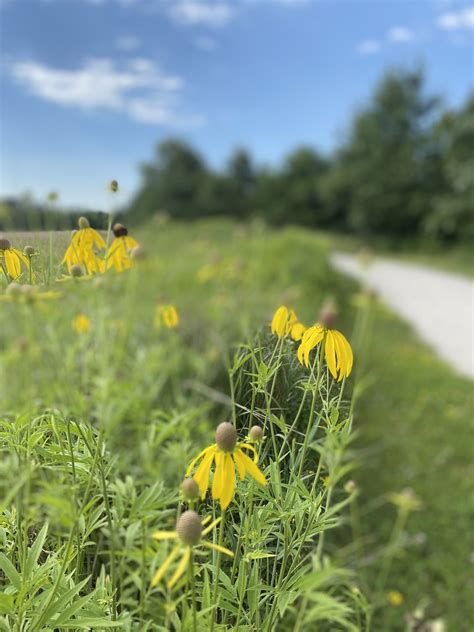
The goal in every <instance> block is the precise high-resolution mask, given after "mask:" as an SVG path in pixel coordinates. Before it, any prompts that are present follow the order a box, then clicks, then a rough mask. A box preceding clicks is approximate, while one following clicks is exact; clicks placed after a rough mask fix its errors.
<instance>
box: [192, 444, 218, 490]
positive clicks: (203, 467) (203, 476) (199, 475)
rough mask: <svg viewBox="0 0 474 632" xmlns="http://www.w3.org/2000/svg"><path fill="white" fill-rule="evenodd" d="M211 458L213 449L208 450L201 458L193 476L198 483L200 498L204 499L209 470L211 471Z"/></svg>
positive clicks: (212, 458) (207, 485)
mask: <svg viewBox="0 0 474 632" xmlns="http://www.w3.org/2000/svg"><path fill="white" fill-rule="evenodd" d="M213 460H214V451H212V450H209V452H208V453H207V454H205V455H204V458H203V460H202V461H201V463H200V464H199V465H198V468H197V470H196V472H195V473H194V476H193V478H194V480H195V481H196V483H197V484H198V487H199V492H200V494H201V499H202V500H203V499H204V496H205V495H206V491H207V488H208V487H209V472H210V471H211V465H212V461H213Z"/></svg>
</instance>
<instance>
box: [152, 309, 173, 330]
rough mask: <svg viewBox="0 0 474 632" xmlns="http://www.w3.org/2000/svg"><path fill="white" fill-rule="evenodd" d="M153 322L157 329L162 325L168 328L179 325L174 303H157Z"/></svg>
mask: <svg viewBox="0 0 474 632" xmlns="http://www.w3.org/2000/svg"><path fill="white" fill-rule="evenodd" d="M154 324H155V327H156V328H157V329H160V328H161V326H162V325H164V326H165V327H167V328H168V329H175V328H176V327H177V326H178V325H179V315H178V312H177V310H176V307H175V306H174V305H158V307H157V308H156V312H155V319H154Z"/></svg>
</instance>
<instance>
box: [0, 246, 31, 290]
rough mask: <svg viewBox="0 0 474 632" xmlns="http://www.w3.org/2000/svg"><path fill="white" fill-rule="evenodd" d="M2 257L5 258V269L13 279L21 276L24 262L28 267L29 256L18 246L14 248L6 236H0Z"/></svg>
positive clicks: (0, 254)
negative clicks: (18, 248)
mask: <svg viewBox="0 0 474 632" xmlns="http://www.w3.org/2000/svg"><path fill="white" fill-rule="evenodd" d="M0 257H1V259H2V260H3V269H4V271H5V272H6V274H7V275H8V276H9V277H10V278H11V279H13V280H15V279H18V277H19V276H20V274H21V264H22V263H24V264H25V266H26V267H28V259H27V257H25V255H24V254H23V253H22V252H20V251H19V250H17V249H16V248H12V247H11V244H10V241H9V240H8V239H7V238H6V237H0Z"/></svg>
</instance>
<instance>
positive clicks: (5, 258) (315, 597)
mask: <svg viewBox="0 0 474 632" xmlns="http://www.w3.org/2000/svg"><path fill="white" fill-rule="evenodd" d="M2 239H3V241H1V240H0V264H1V266H2V271H0V272H1V274H2V275H3V278H2V280H1V283H2V284H3V285H2V288H1V293H0V310H1V314H2V327H1V329H0V378H1V379H0V402H1V409H0V452H1V459H0V509H1V515H0V590H1V592H0V630H5V632H7V631H15V632H20V631H39V630H45V631H46V630H51V631H53V630H106V629H122V630H129V631H137V632H138V631H142V630H143V631H146V630H149V631H159V630H176V631H184V632H186V631H190V632H191V631H193V632H194V631H197V630H203V631H207V630H210V631H214V630H215V631H216V632H217V631H218V630H220V631H224V630H229V631H230V630H240V631H242V632H243V631H249V632H250V631H262V632H271V631H273V630H276V631H279V630H281V631H287V630H288V631H290V630H295V631H312V630H321V631H326V630H327V631H332V630H349V631H359V630H360V631H365V630H380V631H383V630H394V631H396V630H426V631H428V630H432V631H433V632H435V631H437V632H440V631H441V630H451V629H452V630H460V631H461V632H462V631H463V630H466V631H467V630H469V629H471V624H472V622H470V621H469V605H468V604H469V584H468V569H467V564H468V560H467V559H466V550H467V549H468V546H469V535H468V532H469V520H470V517H469V510H468V508H467V502H466V501H465V496H466V495H468V493H469V485H468V484H467V482H466V481H467V479H468V468H469V463H470V462H471V458H472V449H471V446H470V445H469V444H470V441H469V437H470V434H469V422H468V415H469V408H470V400H469V395H470V386H471V385H470V384H469V382H468V381H467V380H463V379H461V378H457V377H453V376H452V375H451V374H450V372H449V370H448V369H446V368H445V367H444V365H442V364H441V363H438V362H437V361H436V360H434V359H433V356H432V355H431V353H430V352H429V351H427V350H426V349H424V348H423V347H422V346H420V344H419V343H418V342H417V341H416V339H415V338H414V337H413V336H412V334H410V332H408V331H407V328H406V327H405V326H404V325H403V324H401V323H400V322H399V321H398V320H397V319H396V318H395V317H394V316H393V315H391V314H390V313H389V312H388V311H387V310H386V309H385V308H384V306H383V305H380V304H379V303H378V301H377V299H376V297H374V296H373V295H372V294H371V292H370V291H369V290H367V289H364V288H362V289H359V288H357V287H356V286H355V285H354V284H353V282H352V281H349V280H347V279H346V278H344V277H342V276H340V275H339V274H337V273H336V272H334V271H333V270H332V269H331V268H330V267H329V264H328V250H329V245H328V241H327V239H326V238H321V237H319V236H318V235H317V234H315V233H312V232H309V231H305V230H303V229H292V228H287V229H284V230H270V229H268V228H266V227H265V225H264V224H262V223H259V222H255V223H249V224H246V225H243V224H242V225H241V224H236V223H234V222H230V221H229V222H227V221H207V222H206V221H200V222H196V223H192V224H180V223H166V222H159V221H155V222H154V223H151V224H149V225H148V226H146V227H143V228H142V229H141V230H139V231H138V232H137V234H133V237H132V236H131V235H129V234H128V231H127V229H126V228H125V227H123V226H121V225H116V226H114V229H113V231H111V230H109V231H108V233H107V234H105V233H104V234H98V233H95V231H93V229H91V228H90V226H89V223H88V221H87V220H86V219H85V218H81V220H80V221H79V226H78V231H77V232H76V233H75V234H74V236H73V237H72V239H71V238H70V235H69V234H68V233H38V234H32V233H24V234H15V233H12V234H9V235H6V236H4V237H3V236H2ZM105 252H107V254H106V255H104V253H105ZM433 384H435V385H436V391H435V393H436V396H435V397H433V390H432V389H433ZM453 435H454V436H455V438H454V439H452V436H453ZM440 445H444V449H442V450H440ZM454 490H456V496H455V497H452V496H454Z"/></svg>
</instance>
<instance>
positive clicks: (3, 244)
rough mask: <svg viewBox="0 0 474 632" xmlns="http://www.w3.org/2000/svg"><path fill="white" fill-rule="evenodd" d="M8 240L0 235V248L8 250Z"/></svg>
mask: <svg viewBox="0 0 474 632" xmlns="http://www.w3.org/2000/svg"><path fill="white" fill-rule="evenodd" d="M8 248H10V241H9V240H8V239H7V238H6V237H0V250H8Z"/></svg>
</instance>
